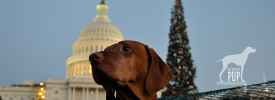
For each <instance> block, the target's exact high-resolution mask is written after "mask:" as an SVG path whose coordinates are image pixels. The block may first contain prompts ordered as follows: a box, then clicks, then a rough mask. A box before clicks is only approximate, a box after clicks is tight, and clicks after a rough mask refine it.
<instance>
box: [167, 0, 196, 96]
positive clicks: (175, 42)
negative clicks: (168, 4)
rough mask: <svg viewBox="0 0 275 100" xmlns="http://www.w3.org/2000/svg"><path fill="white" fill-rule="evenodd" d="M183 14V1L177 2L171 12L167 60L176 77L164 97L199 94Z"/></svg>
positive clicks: (177, 0) (168, 86)
mask: <svg viewBox="0 0 275 100" xmlns="http://www.w3.org/2000/svg"><path fill="white" fill-rule="evenodd" d="M183 13H184V12H183V7H182V2H181V0H176V2H175V5H174V6H173V8H172V11H171V14H172V18H171V26H170V33H169V38H170V41H169V47H168V55H167V59H166V62H167V65H168V66H169V67H170V68H171V70H172V71H173V74H174V76H173V78H172V80H171V81H170V83H169V84H168V85H167V86H166V89H165V90H164V92H163V93H162V96H174V95H183V94H190V93H196V92H198V90H197V86H195V83H194V78H195V75H196V71H197V68H194V67H193V60H192V58H191V56H192V55H191V53H190V52H189V50H190V46H189V39H188V36H187V31H186V23H185V21H184V16H183Z"/></svg>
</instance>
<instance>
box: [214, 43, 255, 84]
mask: <svg viewBox="0 0 275 100" xmlns="http://www.w3.org/2000/svg"><path fill="white" fill-rule="evenodd" d="M254 52H256V49H253V48H252V47H246V48H245V50H244V51H243V52H242V53H241V54H236V55H228V56H225V57H224V58H222V59H221V60H219V61H216V62H220V61H222V64H223V68H222V71H221V72H220V74H219V75H220V81H221V82H223V81H222V78H221V77H222V74H223V72H224V71H225V70H226V68H227V66H228V64H230V63H234V64H236V65H238V66H241V77H240V78H241V80H242V82H245V81H244V80H243V71H244V64H245V63H246V61H247V57H248V55H249V54H250V53H254Z"/></svg>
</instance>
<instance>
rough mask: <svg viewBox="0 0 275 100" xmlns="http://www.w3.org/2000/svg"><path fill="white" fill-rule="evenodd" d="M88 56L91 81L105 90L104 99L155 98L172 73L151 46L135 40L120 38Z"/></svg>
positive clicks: (153, 99)
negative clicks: (117, 41) (118, 40)
mask: <svg viewBox="0 0 275 100" xmlns="http://www.w3.org/2000/svg"><path fill="white" fill-rule="evenodd" d="M89 59H90V61H91V64H92V70H93V77H94V80H95V82H96V83H97V84H101V85H102V86H103V87H104V89H105V90H106V92H107V96H106V99H107V100H156V99H157V95H156V92H157V91H159V90H160V89H162V88H164V87H165V86H166V85H167V84H168V82H169V81H170V80H171V78H172V76H173V74H172V71H171V69H170V68H169V67H168V66H167V65H166V64H165V63H164V62H163V61H162V59H161V58H160V57H159V56H158V55H157V53H156V52H155V51H154V50H153V49H151V48H148V46H147V45H144V44H142V43H139V42H136V41H121V42H119V43H117V44H114V45H112V46H109V47H107V48H106V49H105V50H104V51H101V52H96V53H93V54H91V55H90V57H89ZM114 91H116V93H117V95H116V97H115V96H114Z"/></svg>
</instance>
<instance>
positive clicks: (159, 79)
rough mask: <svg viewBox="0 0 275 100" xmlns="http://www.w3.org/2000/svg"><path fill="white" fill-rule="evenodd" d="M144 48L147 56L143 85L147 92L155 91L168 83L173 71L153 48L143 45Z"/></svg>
mask: <svg viewBox="0 0 275 100" xmlns="http://www.w3.org/2000/svg"><path fill="white" fill-rule="evenodd" d="M145 49H146V51H147V54H148V58H149V69H148V72H147V78H146V81H145V87H146V90H147V91H148V92H149V93H155V92H157V91H159V90H161V89H162V88H164V87H165V86H166V85H167V84H168V82H169V81H170V80H171V78H172V77H173V73H172V71H171V69H170V68H169V67H168V66H167V65H166V64H165V63H164V62H163V61H162V59H161V58H160V57H159V56H158V54H157V53H156V52H155V51H154V50H153V49H151V48H148V46H145Z"/></svg>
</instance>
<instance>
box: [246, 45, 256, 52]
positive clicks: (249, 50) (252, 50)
mask: <svg viewBox="0 0 275 100" xmlns="http://www.w3.org/2000/svg"><path fill="white" fill-rule="evenodd" d="M245 51H248V52H250V53H254V52H256V49H253V48H252V47H249V46H248V47H246V48H245Z"/></svg>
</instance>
